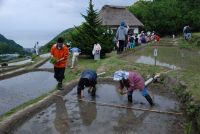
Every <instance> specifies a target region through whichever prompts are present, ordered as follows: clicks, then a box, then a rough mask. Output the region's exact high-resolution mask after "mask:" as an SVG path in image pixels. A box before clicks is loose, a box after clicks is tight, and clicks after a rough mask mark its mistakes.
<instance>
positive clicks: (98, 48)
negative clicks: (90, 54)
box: [93, 41, 101, 60]
mask: <svg viewBox="0 0 200 134" xmlns="http://www.w3.org/2000/svg"><path fill="white" fill-rule="evenodd" d="M93 51H94V60H100V51H101V46H100V44H99V43H98V42H97V41H96V42H95V44H94V48H93Z"/></svg>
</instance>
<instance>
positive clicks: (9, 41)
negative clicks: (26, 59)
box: [0, 34, 23, 50]
mask: <svg viewBox="0 0 200 134" xmlns="http://www.w3.org/2000/svg"><path fill="white" fill-rule="evenodd" d="M0 42H4V43H7V44H9V45H11V46H13V47H16V48H19V49H21V50H23V47H22V46H20V45H19V44H17V43H15V41H13V40H9V39H6V38H5V37H4V36H3V35H2V34H0Z"/></svg>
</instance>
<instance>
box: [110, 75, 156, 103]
mask: <svg viewBox="0 0 200 134" xmlns="http://www.w3.org/2000/svg"><path fill="white" fill-rule="evenodd" d="M113 80H119V83H120V85H119V91H122V89H123V88H124V86H125V87H126V88H127V91H123V92H122V95H124V94H128V95H127V97H128V101H129V102H132V94H133V91H134V90H136V89H139V90H140V93H141V94H142V95H143V96H144V97H145V98H146V99H147V101H148V102H149V104H150V105H151V106H153V105H155V104H154V103H153V100H152V99H151V97H150V96H149V94H148V93H147V91H146V88H145V81H144V79H143V77H142V76H141V75H140V74H138V73H136V72H127V71H116V72H115V74H114V78H113Z"/></svg>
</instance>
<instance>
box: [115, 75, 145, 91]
mask: <svg viewBox="0 0 200 134" xmlns="http://www.w3.org/2000/svg"><path fill="white" fill-rule="evenodd" d="M127 80H128V82H127V83H124V82H122V81H119V83H120V85H119V89H123V88H124V86H125V87H127V90H128V91H133V90H136V89H139V90H142V91H144V87H145V81H144V79H143V77H142V76H141V75H140V74H138V73H135V72H129V76H128V78H127Z"/></svg>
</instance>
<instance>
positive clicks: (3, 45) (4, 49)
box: [0, 34, 25, 55]
mask: <svg viewBox="0 0 200 134" xmlns="http://www.w3.org/2000/svg"><path fill="white" fill-rule="evenodd" d="M13 53H18V54H20V55H24V54H25V51H24V50H23V47H22V46H20V45H19V44H17V43H15V41H13V40H9V39H6V38H5V37H4V36H3V35H1V34H0V54H13Z"/></svg>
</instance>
